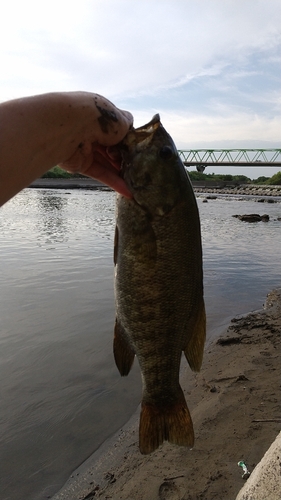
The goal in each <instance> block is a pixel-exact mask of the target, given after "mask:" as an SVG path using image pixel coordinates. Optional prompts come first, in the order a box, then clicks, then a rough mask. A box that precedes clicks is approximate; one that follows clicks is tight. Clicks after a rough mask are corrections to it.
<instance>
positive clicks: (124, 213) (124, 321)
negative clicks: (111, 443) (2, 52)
mask: <svg viewBox="0 0 281 500" xmlns="http://www.w3.org/2000/svg"><path fill="white" fill-rule="evenodd" d="M119 147H120V151H121V154H122V166H121V175H122V176H123V178H124V180H125V182H126V184H127V186H128V188H129V189H130V191H131V192H132V194H133V199H127V198H125V197H123V196H121V195H117V206H116V231H115V242H114V263H115V298H116V322H115V331H114V345H113V350H114V357H115V362H116V365H117V367H118V370H119V372H120V374H121V375H122V376H124V375H128V373H129V371H130V369H131V367H132V364H133V361H134V357H135V355H136V356H137V358H138V361H139V364H140V369H141V373H142V382H143V394H142V404H141V415H140V425H139V448H140V451H141V453H143V454H147V453H151V452H152V451H154V450H156V449H157V448H158V447H159V446H160V445H161V444H162V443H163V441H169V442H171V443H174V444H177V445H181V446H189V447H192V446H193V444H194V431H193V424H192V420H191V416H190V413H189V410H188V407H187V404H186V401H185V398H184V394H183V391H182V389H181V387H180V384H179V370H180V362H181V356H182V352H184V354H185V356H186V359H187V361H188V363H189V365H190V367H191V369H192V370H194V371H199V370H200V367H201V363H202V358H203V350H204V343H205V337H206V316H205V306H204V298H203V271H202V246H201V233H200V220H199V214H198V208H197V203H196V199H195V196H194V193H193V189H192V186H191V183H190V180H189V177H188V175H187V173H186V171H185V168H184V166H183V164H182V162H181V160H180V158H179V156H178V152H177V150H176V147H175V145H174V143H173V140H172V138H171V137H170V136H169V134H168V133H167V132H166V130H165V129H164V127H163V125H162V124H161V122H160V117H159V115H155V116H154V117H153V119H152V120H151V121H150V122H149V123H148V124H147V125H144V126H143V127H140V128H137V129H132V130H131V131H129V133H128V134H127V136H126V137H125V139H124V140H123V141H122V143H121V144H120V146H119Z"/></svg>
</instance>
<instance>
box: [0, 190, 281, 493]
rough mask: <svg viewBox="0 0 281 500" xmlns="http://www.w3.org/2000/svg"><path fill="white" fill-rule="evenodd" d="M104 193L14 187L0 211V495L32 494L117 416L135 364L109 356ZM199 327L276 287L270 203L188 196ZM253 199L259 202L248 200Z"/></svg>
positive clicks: (86, 451)
mask: <svg viewBox="0 0 281 500" xmlns="http://www.w3.org/2000/svg"><path fill="white" fill-rule="evenodd" d="M114 200H115V196H114V194H113V193H110V192H104V191H103V192H98V191H93V192H91V191H71V192H66V191H63V190H34V189H33V190H25V191H23V192H22V193H20V194H19V195H18V196H16V197H15V198H14V199H13V200H11V201H10V202H9V203H7V204H6V205H4V207H3V208H2V209H1V212H0V230H1V247H0V253H1V259H2V267H1V269H2V273H1V276H0V280H1V301H0V346H1V349H0V377H1V396H2V397H1V400H0V415H1V420H0V441H1V448H0V449H1V451H0V469H1V494H2V495H1V498H5V499H7V500H8V499H9V500H16V499H18V498H19V496H18V495H19V492H20V493H21V498H28V499H29V500H33V499H34V500H35V499H36V500H41V499H42V500H43V499H44V498H46V497H47V496H48V495H52V494H53V493H55V492H56V491H57V490H58V489H59V488H60V487H61V486H62V484H63V483H64V482H65V480H66V479H67V478H68V476H69V475H70V473H71V472H72V471H73V469H75V468H76V467H77V466H78V465H79V464H80V463H81V462H82V461H83V460H85V459H86V458H87V457H88V456H89V455H90V454H91V453H92V452H93V451H94V450H95V449H96V448H97V447H98V446H99V445H100V444H101V443H102V442H103V441H104V440H105V439H106V438H107V437H108V436H110V435H111V434H113V433H114V432H115V431H116V430H117V429H118V428H119V427H121V426H122V425H123V424H124V422H125V421H126V420H127V419H128V418H129V416H130V415H131V414H132V413H133V411H134V410H135V408H136V407H137V405H138V403H139V400H140V395H141V381H140V376H139V370H138V365H137V363H135V366H134V368H133V370H132V373H130V375H129V377H128V378H121V377H120V376H119V373H118V371H117V369H116V367H115V365H114V361H113V355H112V337H113V324H114V304H113V302H114V298H113V281H112V276H113V264H112V247H113V233H114ZM198 205H199V209H200V215H201V224H202V239H203V246H204V273H205V296H206V307H207V314H208V335H209V336H210V335H212V334H213V333H214V332H216V331H218V329H219V328H220V326H221V325H223V324H224V323H225V321H226V320H227V318H229V317H232V316H233V315H235V314H238V313H244V312H247V311H248V310H252V309H254V308H260V307H261V306H262V303H263V301H264V298H265V295H266V293H267V292H268V291H269V290H270V289H271V288H273V287H274V286H280V275H281V265H280V264H281V256H280V255H281V254H280V252H278V250H277V249H279V248H280V243H281V222H279V221H275V220H274V219H276V218H277V216H280V207H281V204H280V203H278V204H273V205H267V206H266V207H265V205H263V207H262V209H263V211H266V212H267V213H268V214H269V215H270V216H271V220H270V222H269V223H261V222H260V223H256V224H245V223H242V222H241V221H239V220H238V219H234V218H233V217H232V215H233V214H235V213H251V212H252V213H253V212H257V211H258V209H257V206H259V205H258V204H256V203H254V202H252V201H251V202H248V201H247V202H245V201H231V200H224V199H220V200H219V199H217V200H212V201H210V202H209V203H202V199H199V200H198ZM259 208H260V207H259Z"/></svg>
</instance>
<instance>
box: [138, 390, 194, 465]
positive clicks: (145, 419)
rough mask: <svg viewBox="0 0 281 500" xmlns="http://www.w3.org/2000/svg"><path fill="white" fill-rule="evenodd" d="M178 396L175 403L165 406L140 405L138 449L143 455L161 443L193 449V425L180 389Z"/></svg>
mask: <svg viewBox="0 0 281 500" xmlns="http://www.w3.org/2000/svg"><path fill="white" fill-rule="evenodd" d="M178 396H179V397H178V399H177V400H176V401H174V402H173V403H171V404H167V405H161V406H157V405H156V404H155V405H154V404H151V403H144V402H143V403H142V409H141V415H140V426H139V448H140V452H141V453H143V454H144V455H146V454H148V453H151V452H153V451H154V450H156V449H157V448H158V447H159V446H160V445H161V444H162V443H163V441H169V442H170V443H173V444H177V445H179V446H189V447H190V448H192V447H193V445H194V430H193V424H192V420H191V416H190V413H189V410H188V407H187V404H186V401H185V398H184V395H183V392H182V390H181V388H180V387H179V391H178Z"/></svg>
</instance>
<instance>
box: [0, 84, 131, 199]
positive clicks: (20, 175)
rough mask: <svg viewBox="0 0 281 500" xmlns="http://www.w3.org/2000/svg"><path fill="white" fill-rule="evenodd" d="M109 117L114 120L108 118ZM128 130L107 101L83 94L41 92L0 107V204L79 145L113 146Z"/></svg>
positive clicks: (61, 161) (116, 111)
mask: <svg viewBox="0 0 281 500" xmlns="http://www.w3.org/2000/svg"><path fill="white" fill-rule="evenodd" d="M107 109H108V116H109V118H108V117H107V115H106V113H107ZM112 110H113V111H112ZM110 113H112V115H114V113H115V115H116V116H115V117H114V116H113V117H112V119H110ZM106 118H108V119H107V120H106ZM120 123H121V125H120ZM127 128H128V126H127V125H126V124H125V123H124V125H123V122H122V119H121V120H120V116H118V110H116V108H115V107H114V106H113V105H111V103H109V101H107V100H106V99H104V98H103V97H101V96H98V95H97V94H90V93H87V92H69V93H53V94H44V95H39V96H33V97H27V98H23V99H17V100H14V101H9V102H7V103H2V104H0V205H2V204H3V203H5V202H6V201H7V200H8V199H9V198H11V197H12V196H14V195H15V194H16V193H17V192H19V191H20V190H21V189H23V188H24V187H26V186H28V185H29V184H30V183H31V182H32V181H33V180H35V179H36V178H38V177H40V176H41V175H42V174H43V173H44V172H46V171H47V170H49V169H50V168H52V167H53V166H55V165H57V164H58V163H63V162H65V161H66V160H67V159H68V158H70V157H71V156H72V155H73V154H74V152H75V151H76V150H77V149H78V148H79V145H81V146H82V145H83V144H85V143H89V144H90V143H95V142H97V143H99V144H103V145H112V144H116V143H118V142H119V141H120V140H121V139H122V138H123V137H124V135H125V133H126V131H127Z"/></svg>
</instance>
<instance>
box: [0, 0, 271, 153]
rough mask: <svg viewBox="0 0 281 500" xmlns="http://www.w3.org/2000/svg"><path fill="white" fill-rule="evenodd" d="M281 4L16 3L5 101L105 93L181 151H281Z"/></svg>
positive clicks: (261, 0)
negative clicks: (239, 145)
mask: <svg viewBox="0 0 281 500" xmlns="http://www.w3.org/2000/svg"><path fill="white" fill-rule="evenodd" d="M280 18H281V3H280V0H255V1H253V0H136V1H134V2H132V1H131V0H80V1H79V2H78V1H77V0H56V1H55V0H48V1H46V0H41V1H40V2H38V0H36V1H35V0H25V1H24V2H23V1H22V0H9V2H6V3H5V7H2V12H1V30H0V43H1V52H0V67H1V81H0V100H4V99H9V98H13V97H19V96H23V95H30V94H36V93H41V92H49V91H68V90H88V91H94V92H98V93H100V94H103V95H105V96H106V97H108V98H109V99H111V100H113V101H114V102H115V103H116V104H117V105H119V106H120V107H123V108H124V109H129V110H130V111H132V112H133V113H134V114H135V117H136V124H138V125H142V124H143V123H145V122H146V121H148V120H150V118H151V116H152V115H153V113H155V112H159V111H160V113H161V115H162V119H163V121H164V123H165V126H166V127H167V128H168V129H169V132H170V133H171V134H172V135H173V137H174V138H175V141H176V143H177V144H178V145H179V147H180V145H185V144H186V145H188V144H190V145H191V144H194V143H200V144H203V143H205V144H207V143H208V144H210V142H212V141H213V142H218V141H221V143H224V142H225V141H244V140H245V141H248V143H252V142H253V141H260V142H261V143H263V142H264V143H265V142H266V141H270V142H271V143H274V144H275V143H276V142H277V141H278V144H279V137H280V134H281V128H280V125H281V124H280V97H279V96H280V45H281V34H280V26H279V24H280Z"/></svg>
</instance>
